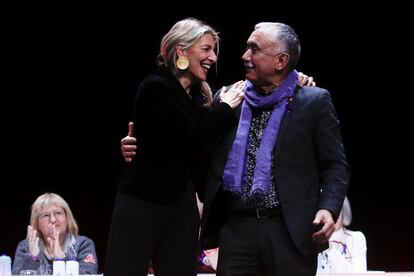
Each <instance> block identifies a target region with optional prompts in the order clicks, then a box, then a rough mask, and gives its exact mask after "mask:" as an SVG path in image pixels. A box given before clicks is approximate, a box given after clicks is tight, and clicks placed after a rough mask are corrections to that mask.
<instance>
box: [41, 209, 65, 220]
mask: <svg viewBox="0 0 414 276" xmlns="http://www.w3.org/2000/svg"><path fill="white" fill-rule="evenodd" d="M52 215H53V217H54V218H55V219H61V218H63V217H64V216H65V212H64V211H63V210H62V211H60V210H59V211H53V212H44V213H40V215H39V219H40V220H42V221H46V220H50V218H51V217H52Z"/></svg>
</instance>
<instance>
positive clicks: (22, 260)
mask: <svg viewBox="0 0 414 276" xmlns="http://www.w3.org/2000/svg"><path fill="white" fill-rule="evenodd" d="M31 210H32V211H31V216H30V225H29V226H28V227H27V237H26V239H25V240H23V241H21V242H20V243H19V244H18V246H17V249H16V254H15V257H14V262H13V274H16V275H18V274H19V273H20V271H21V270H26V269H30V270H36V272H37V274H38V275H51V274H52V273H53V261H55V260H64V261H66V260H76V261H78V262H79V273H80V274H96V273H97V272H98V262H97V258H96V252H95V245H94V243H93V241H92V240H91V239H89V238H88V237H85V236H80V235H79V234H78V232H79V228H78V225H77V223H76V221H75V218H74V217H73V214H72V211H71V210H70V208H69V205H68V203H67V202H66V201H65V200H64V199H63V198H62V197H61V196H59V195H57V194H54V193H45V194H42V195H41V196H39V197H38V198H37V199H36V200H35V202H34V203H33V205H32V208H31Z"/></svg>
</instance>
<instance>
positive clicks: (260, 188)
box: [223, 70, 298, 195]
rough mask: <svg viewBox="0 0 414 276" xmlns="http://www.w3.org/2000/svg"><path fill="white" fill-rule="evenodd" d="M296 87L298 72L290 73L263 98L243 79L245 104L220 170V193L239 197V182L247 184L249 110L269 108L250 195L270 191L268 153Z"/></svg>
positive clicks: (250, 111) (250, 117) (270, 154)
mask: <svg viewBox="0 0 414 276" xmlns="http://www.w3.org/2000/svg"><path fill="white" fill-rule="evenodd" d="M297 84H298V73H297V72H296V70H293V71H292V72H290V73H289V75H288V76H287V78H286V80H285V81H284V82H283V83H282V84H281V85H280V86H278V87H276V88H275V89H274V90H273V91H272V92H271V94H270V95H267V96H264V95H261V94H259V93H258V92H256V91H255V89H254V86H253V84H252V83H251V82H250V81H248V80H246V88H245V94H244V98H245V101H244V102H243V106H242V110H241V115H240V120H239V126H238V128H237V134H236V138H235V140H234V142H233V147H232V149H231V152H230V154H229V157H228V159H227V163H226V167H225V169H224V174H223V188H224V190H226V191H230V192H232V193H236V194H240V192H241V187H242V183H246V181H247V173H246V165H245V163H246V151H247V143H248V138H249V131H250V124H251V121H252V109H264V108H267V107H272V106H273V112H272V115H271V116H270V119H269V122H268V124H267V127H266V128H265V130H264V133H263V137H262V141H261V143H260V147H259V150H258V152H257V156H256V158H257V160H256V167H255V169H254V173H253V180H252V190H251V194H259V195H266V194H268V193H269V192H270V183H271V176H270V171H271V162H272V152H273V149H274V148H275V145H276V139H277V135H278V133H279V127H280V122H281V120H282V117H283V114H284V113H285V110H286V106H287V104H288V103H289V100H288V99H289V98H290V97H292V95H293V93H294V91H295V88H296V86H297Z"/></svg>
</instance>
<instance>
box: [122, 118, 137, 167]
mask: <svg viewBox="0 0 414 276" xmlns="http://www.w3.org/2000/svg"><path fill="white" fill-rule="evenodd" d="M136 143H137V139H135V137H134V123H133V122H129V124H128V135H127V136H126V137H124V138H122V140H121V152H122V155H123V156H124V160H125V162H128V163H130V162H132V160H134V156H135V155H136V154H137V153H136V150H137V146H136Z"/></svg>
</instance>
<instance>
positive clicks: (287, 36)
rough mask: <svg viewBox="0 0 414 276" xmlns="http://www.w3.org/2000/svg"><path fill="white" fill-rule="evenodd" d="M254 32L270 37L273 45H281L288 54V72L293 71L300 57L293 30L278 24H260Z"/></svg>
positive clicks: (298, 45)
mask: <svg viewBox="0 0 414 276" xmlns="http://www.w3.org/2000/svg"><path fill="white" fill-rule="evenodd" d="M254 29H255V30H258V29H261V30H263V31H265V32H267V33H269V34H270V35H271V39H272V40H273V41H274V42H275V43H281V44H282V47H283V49H280V50H282V51H284V52H286V53H287V54H289V56H290V58H289V63H288V65H287V67H288V69H289V71H292V70H293V69H295V67H296V65H297V64H298V62H299V57H300V41H299V37H298V35H297V34H296V32H295V30H293V28H292V27H290V26H288V25H286V24H283V23H278V22H261V23H258V24H256V26H255V27H254Z"/></svg>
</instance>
